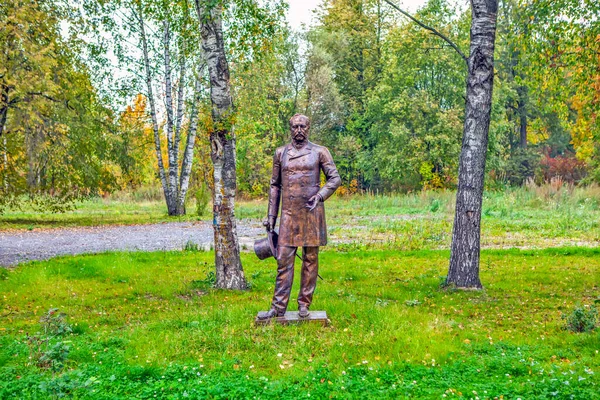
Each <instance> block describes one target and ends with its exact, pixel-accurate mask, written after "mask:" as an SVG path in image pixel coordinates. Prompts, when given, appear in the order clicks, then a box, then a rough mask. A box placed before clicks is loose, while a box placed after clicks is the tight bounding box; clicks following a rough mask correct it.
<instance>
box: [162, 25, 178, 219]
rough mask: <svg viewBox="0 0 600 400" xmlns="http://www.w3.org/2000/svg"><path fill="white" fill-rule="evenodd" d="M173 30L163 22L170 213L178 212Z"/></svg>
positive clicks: (168, 206)
mask: <svg viewBox="0 0 600 400" xmlns="http://www.w3.org/2000/svg"><path fill="white" fill-rule="evenodd" d="M170 42H171V32H170V29H169V21H168V20H165V21H164V22H163V47H164V56H165V60H164V61H165V108H166V111H167V123H166V128H167V150H168V155H169V185H168V191H169V195H168V196H167V199H168V200H167V208H168V210H169V215H176V214H177V203H176V200H177V167H178V166H177V162H176V160H177V156H176V153H175V141H174V139H173V125H174V123H173V86H172V82H171V52H170V48H169V45H170Z"/></svg>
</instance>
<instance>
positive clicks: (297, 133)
mask: <svg viewBox="0 0 600 400" xmlns="http://www.w3.org/2000/svg"><path fill="white" fill-rule="evenodd" d="M290 129H291V131H292V139H294V140H295V141H297V142H303V141H305V140H306V139H308V131H309V129H310V123H309V122H308V118H306V117H304V116H300V117H297V118H294V119H292V121H291V122H290Z"/></svg>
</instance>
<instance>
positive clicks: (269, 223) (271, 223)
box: [263, 216, 277, 232]
mask: <svg viewBox="0 0 600 400" xmlns="http://www.w3.org/2000/svg"><path fill="white" fill-rule="evenodd" d="M275 222H277V217H273V216H269V218H268V219H266V220H264V221H263V226H264V227H265V228H267V232H273V230H274V229H275Z"/></svg>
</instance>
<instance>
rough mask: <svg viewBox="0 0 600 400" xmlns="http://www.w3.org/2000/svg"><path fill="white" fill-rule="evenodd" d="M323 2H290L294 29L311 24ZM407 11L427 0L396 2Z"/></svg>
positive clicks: (317, 0) (402, 0) (301, 0)
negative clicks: (316, 10)
mask: <svg viewBox="0 0 600 400" xmlns="http://www.w3.org/2000/svg"><path fill="white" fill-rule="evenodd" d="M322 1H323V0H288V2H289V3H290V8H289V10H288V21H289V22H290V25H291V26H292V28H294V29H300V27H301V25H302V24H303V23H304V24H307V25H309V24H310V23H311V19H312V16H313V13H312V10H314V9H315V8H316V7H317V6H318V5H319V4H321V2H322ZM396 1H397V3H398V4H400V5H401V6H403V7H404V9H405V10H406V11H410V12H414V11H416V10H417V9H418V8H419V7H421V6H422V5H423V4H425V3H426V2H427V0H396Z"/></svg>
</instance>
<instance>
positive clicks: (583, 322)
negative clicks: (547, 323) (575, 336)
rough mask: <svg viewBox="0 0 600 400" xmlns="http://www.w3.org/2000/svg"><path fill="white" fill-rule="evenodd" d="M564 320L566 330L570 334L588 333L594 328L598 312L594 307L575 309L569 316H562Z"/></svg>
mask: <svg viewBox="0 0 600 400" xmlns="http://www.w3.org/2000/svg"><path fill="white" fill-rule="evenodd" d="M562 318H563V319H564V320H566V322H567V326H566V329H567V330H569V331H571V332H590V331H592V330H594V328H595V327H596V320H597V318H598V310H597V309H596V307H594V306H589V307H585V306H581V307H576V308H575V309H574V310H573V311H571V313H570V314H569V315H565V314H563V316H562Z"/></svg>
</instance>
